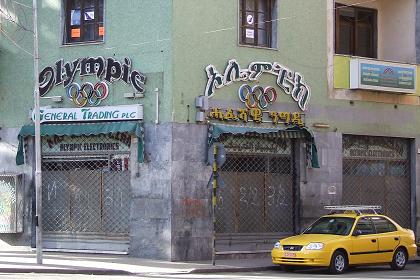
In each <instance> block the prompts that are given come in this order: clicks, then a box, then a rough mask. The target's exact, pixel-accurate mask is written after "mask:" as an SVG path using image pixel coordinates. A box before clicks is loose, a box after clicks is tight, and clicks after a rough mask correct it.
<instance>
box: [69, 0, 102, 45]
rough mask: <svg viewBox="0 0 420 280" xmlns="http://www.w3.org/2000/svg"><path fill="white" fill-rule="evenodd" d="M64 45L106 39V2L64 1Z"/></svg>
mask: <svg viewBox="0 0 420 280" xmlns="http://www.w3.org/2000/svg"><path fill="white" fill-rule="evenodd" d="M63 3H64V40H63V42H64V44H75V43H86V42H101V41H103V39H104V33H105V29H104V0H64V1H63Z"/></svg>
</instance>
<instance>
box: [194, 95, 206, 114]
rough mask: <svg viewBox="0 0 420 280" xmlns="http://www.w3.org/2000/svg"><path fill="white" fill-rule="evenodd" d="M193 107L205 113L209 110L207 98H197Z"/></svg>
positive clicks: (202, 96)
mask: <svg viewBox="0 0 420 280" xmlns="http://www.w3.org/2000/svg"><path fill="white" fill-rule="evenodd" d="M195 107H196V108H197V109H199V110H200V111H206V110H208V109H209V98H208V97H207V96H204V95H200V96H197V97H196V98H195Z"/></svg>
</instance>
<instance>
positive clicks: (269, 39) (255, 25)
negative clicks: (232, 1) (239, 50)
mask: <svg viewBox="0 0 420 280" xmlns="http://www.w3.org/2000/svg"><path fill="white" fill-rule="evenodd" d="M239 9H240V11H239V41H240V44H242V45H250V46H257V47H266V48H276V45H277V34H276V33H277V28H276V27H277V0H239Z"/></svg>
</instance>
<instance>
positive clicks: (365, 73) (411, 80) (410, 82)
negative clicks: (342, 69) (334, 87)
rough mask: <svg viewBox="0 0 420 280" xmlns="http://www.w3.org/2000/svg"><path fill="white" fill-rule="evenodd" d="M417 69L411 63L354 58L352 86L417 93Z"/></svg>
mask: <svg viewBox="0 0 420 280" xmlns="http://www.w3.org/2000/svg"><path fill="white" fill-rule="evenodd" d="M416 71H417V68H416V66H414V65H409V64H398V63H392V62H383V61H375V60H367V59H352V60H351V61H350V88H351V89H369V90H379V91H391V92H401V93H415V92H416V77H417V72H416Z"/></svg>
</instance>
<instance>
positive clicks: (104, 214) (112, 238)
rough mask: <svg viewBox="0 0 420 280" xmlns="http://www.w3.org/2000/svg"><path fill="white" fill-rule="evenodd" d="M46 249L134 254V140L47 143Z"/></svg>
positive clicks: (106, 138)
mask: <svg viewBox="0 0 420 280" xmlns="http://www.w3.org/2000/svg"><path fill="white" fill-rule="evenodd" d="M42 144H43V153H42V172H43V176H42V195H43V213H42V214H43V230H44V232H45V233H44V247H45V248H53V249H68V250H72V249H73V250H94V251H99V252H101V251H105V252H106V251H119V252H127V251H128V241H129V214H130V168H129V166H130V165H129V162H130V154H129V148H130V137H129V136H122V135H101V136H91V137H86V136H80V137H69V136H65V137H45V138H43V139H42Z"/></svg>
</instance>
